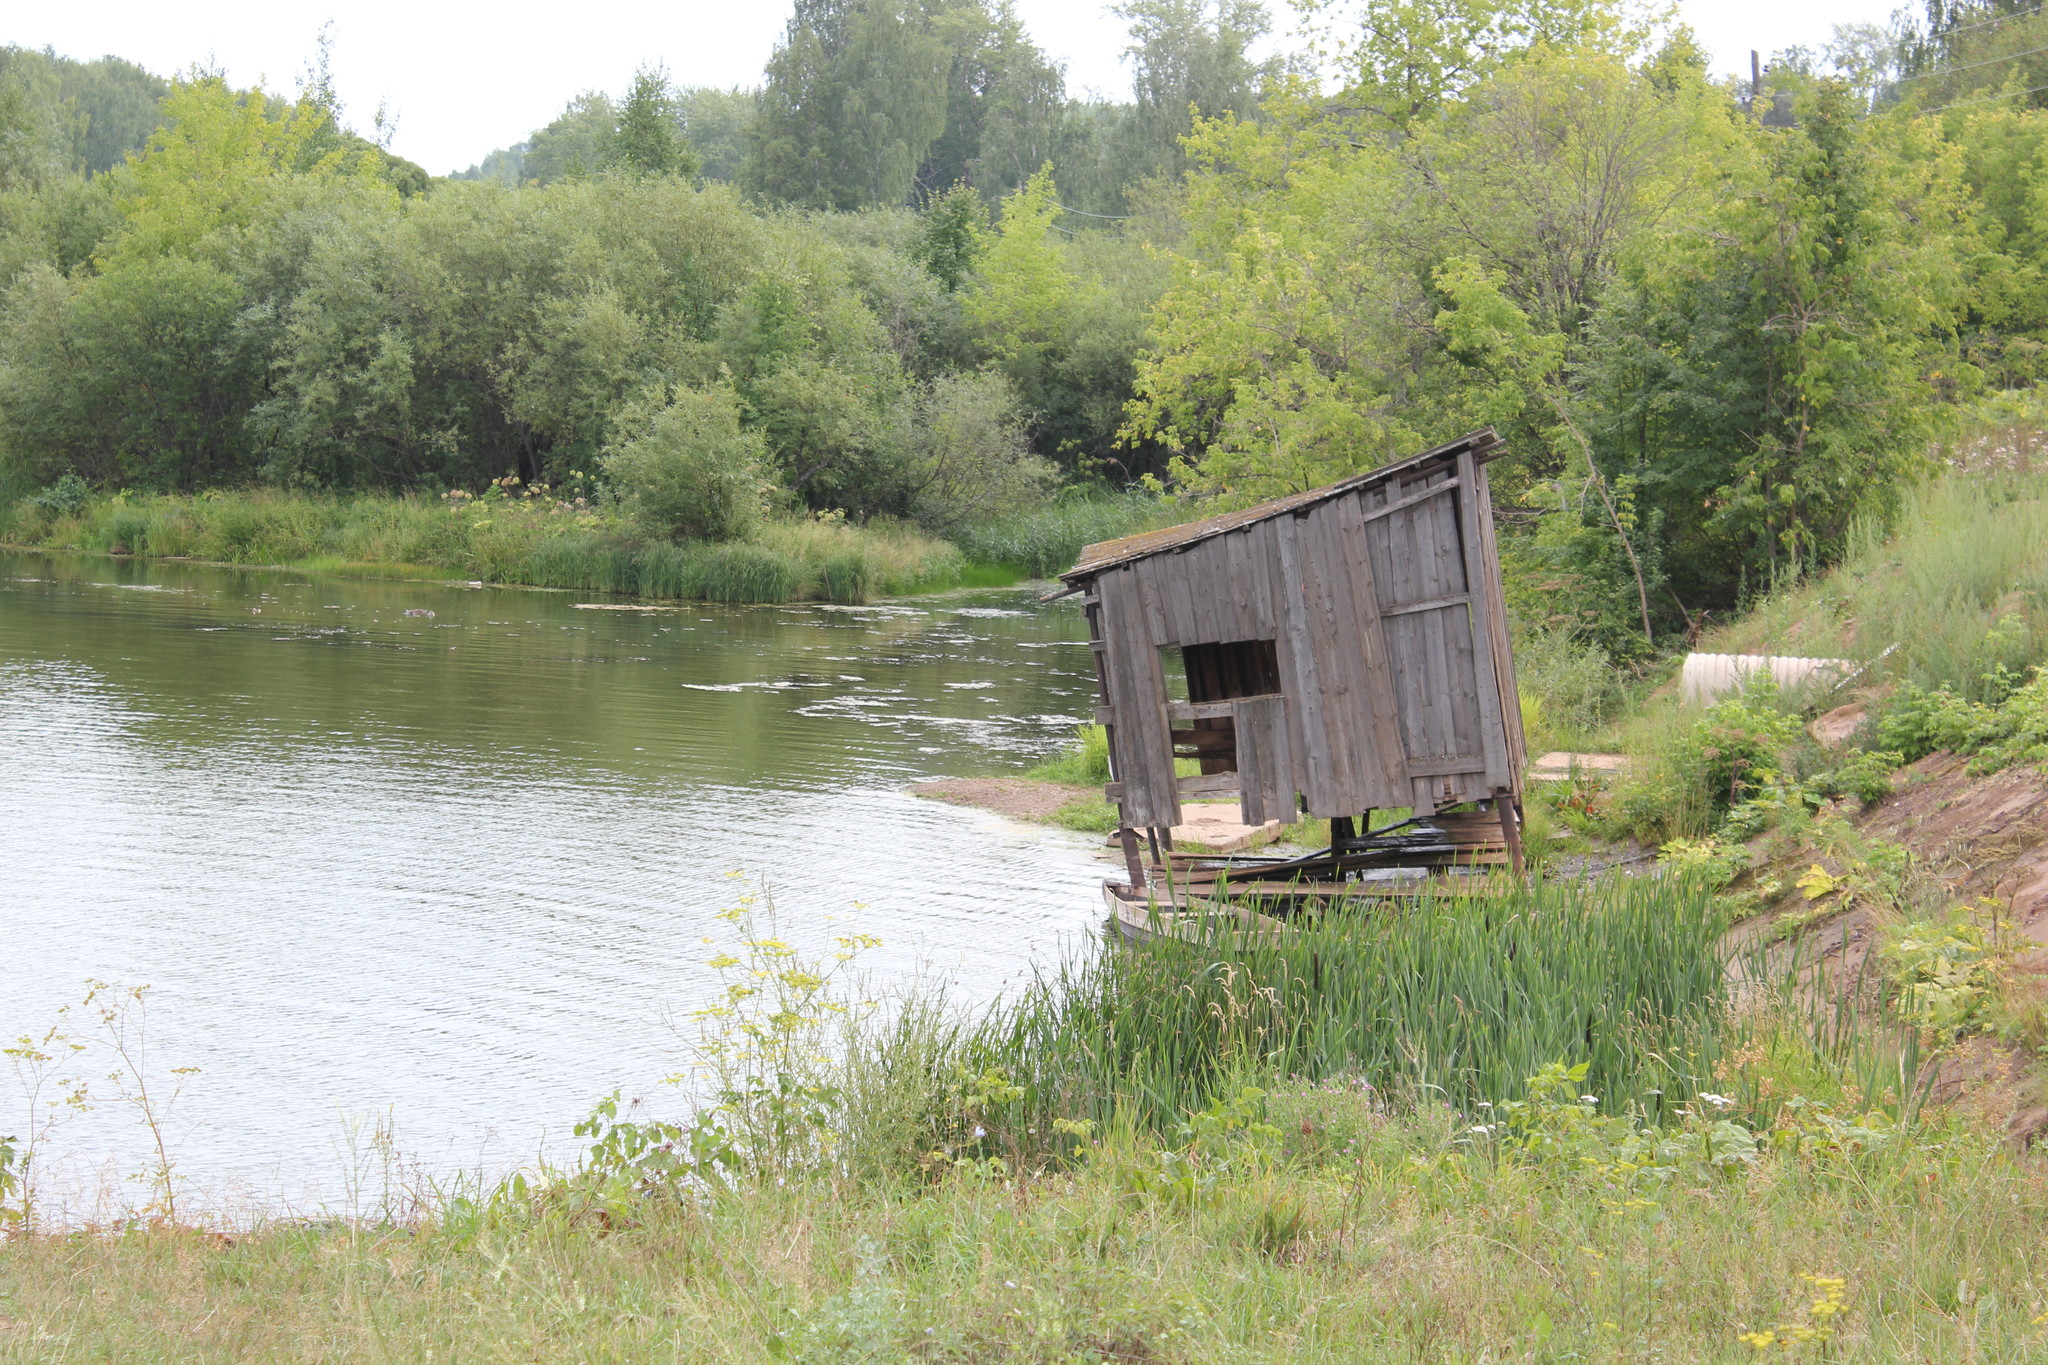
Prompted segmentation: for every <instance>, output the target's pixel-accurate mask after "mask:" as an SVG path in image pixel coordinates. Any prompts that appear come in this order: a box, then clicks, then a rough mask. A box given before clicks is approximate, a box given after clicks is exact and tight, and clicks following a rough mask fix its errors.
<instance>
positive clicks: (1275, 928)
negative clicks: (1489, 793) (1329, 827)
mask: <svg viewBox="0 0 2048 1365" xmlns="http://www.w3.org/2000/svg"><path fill="white" fill-rule="evenodd" d="M1498 829H1499V826H1498V825H1497V824H1496V823H1495V820H1494V817H1493V816H1492V814H1491V813H1489V812H1472V813H1463V814H1448V815H1439V816H1432V817H1417V818H1415V819H1411V820H1406V821H1403V822H1402V823H1401V824H1399V825H1396V826H1391V827H1389V828H1387V829H1384V830H1379V831H1375V832H1374V833H1373V834H1371V835H1368V836H1366V837H1365V838H1362V839H1350V840H1346V841H1344V842H1342V843H1341V844H1337V845H1333V846H1332V847H1330V848H1326V849H1321V850H1318V851H1316V852H1313V853H1309V854H1305V855H1298V856H1293V857H1288V856H1281V855H1270V854H1269V855H1259V854H1224V855H1211V854H1200V853H1182V852H1172V851H1168V852H1166V853H1165V854H1164V856H1163V858H1162V860H1161V861H1159V862H1155V863H1152V864H1150V865H1149V867H1148V868H1147V877H1146V885H1145V887H1144V888H1143V889H1142V890H1134V889H1133V888H1132V886H1131V884H1130V883H1129V882H1127V881H1114V880H1111V881H1105V882H1104V883H1103V884H1102V899H1103V905H1104V907H1105V908H1106V909H1107V910H1108V911H1109V927H1111V928H1113V929H1114V930H1115V931H1116V933H1117V934H1118V935H1119V936H1120V937H1121V938H1122V939H1123V940H1124V941H1125V942H1127V943H1148V942H1151V941H1153V940H1155V939H1159V938H1178V939H1182V940H1186V941H1190V942H1193V941H1201V940H1203V939H1205V938H1207V937H1210V936H1213V935H1214V933H1215V932H1216V931H1217V928H1218V927H1219V926H1218V925H1216V924H1215V923H1213V921H1214V920H1215V919H1216V918H1217V917H1219V916H1221V917H1223V918H1225V919H1227V920H1228V921H1229V924H1228V925H1227V926H1224V927H1227V928H1229V929H1231V930H1233V931H1243V932H1248V933H1253V934H1259V935H1267V936H1272V937H1279V936H1282V935H1285V934H1287V933H1291V932H1293V929H1294V927H1295V926H1296V925H1297V924H1299V923H1300V922H1302V921H1303V920H1304V919H1307V918H1312V917H1315V916H1319V915H1321V914H1323V913H1325V912H1327V911H1329V910H1330V909H1333V908H1335V907H1336V906H1339V905H1344V906H1349V907H1352V908H1356V909H1364V908H1371V907H1375V906H1387V905H1391V904H1395V903H1400V902H1406V901H1412V900H1415V899H1417V898H1419V897H1422V896H1428V895H1447V894H1448V895H1459V894H1466V895H1469V894H1476V893H1482V892H1488V891H1492V890H1495V889H1497V888H1496V882H1497V881H1498V879H1499V876H1500V874H1502V873H1504V872H1505V871H1506V867H1507V863H1508V858H1507V853H1506V850H1505V848H1504V847H1503V846H1502V843H1501V841H1500V839H1499V837H1498Z"/></svg>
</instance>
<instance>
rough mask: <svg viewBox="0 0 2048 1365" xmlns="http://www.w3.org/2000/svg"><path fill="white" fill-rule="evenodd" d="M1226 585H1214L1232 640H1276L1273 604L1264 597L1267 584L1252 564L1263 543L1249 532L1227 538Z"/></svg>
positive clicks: (1222, 583)
mask: <svg viewBox="0 0 2048 1365" xmlns="http://www.w3.org/2000/svg"><path fill="white" fill-rule="evenodd" d="M1218 543H1219V544H1220V545H1221V546H1222V548H1223V573H1224V575H1225V577H1224V579H1223V581H1222V582H1219V583H1217V584H1215V585H1214V587H1215V594H1216V600H1217V602H1218V604H1219V607H1220V610H1219V613H1218V614H1219V616H1222V617H1225V618H1227V619H1228V621H1229V625H1230V636H1229V638H1230V639H1233V640H1270V639H1272V638H1273V604H1272V603H1271V602H1268V601H1264V600H1262V599H1261V597H1260V593H1261V590H1262V587H1263V584H1264V582H1265V580H1264V579H1263V578H1262V577H1261V576H1260V574H1259V573H1258V570H1257V569H1256V568H1254V566H1253V564H1252V558H1253V556H1254V554H1256V553H1257V552H1258V551H1259V549H1260V547H1261V545H1262V543H1263V542H1262V539H1261V538H1260V537H1257V536H1254V535H1252V534H1250V533H1248V532H1246V533H1240V534H1238V535H1234V536H1224V537H1223V538H1222V539H1221V540H1220V541H1219V542H1218Z"/></svg>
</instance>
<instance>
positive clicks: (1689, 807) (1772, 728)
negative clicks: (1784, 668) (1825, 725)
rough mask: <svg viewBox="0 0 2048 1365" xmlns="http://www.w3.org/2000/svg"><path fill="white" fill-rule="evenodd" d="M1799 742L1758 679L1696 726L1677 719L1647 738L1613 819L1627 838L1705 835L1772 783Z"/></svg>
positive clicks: (1795, 721) (1792, 720)
mask: <svg viewBox="0 0 2048 1365" xmlns="http://www.w3.org/2000/svg"><path fill="white" fill-rule="evenodd" d="M1803 735H1804V729H1803V727H1802V726H1801V725H1800V722H1799V717H1798V716H1796V715H1790V714H1787V713H1786V712H1784V711H1782V710H1780V709H1779V705H1778V690H1777V688H1776V686H1775V685H1774V684H1772V682H1771V680H1770V678H1769V676H1768V675H1759V676H1757V677H1756V678H1754V679H1753V680H1752V681H1751V682H1750V683H1749V685H1748V686H1747V687H1745V688H1744V689H1743V691H1741V692H1740V693H1737V694H1736V695H1734V696H1730V697H1726V698H1723V699H1722V700H1720V701H1718V702H1716V703H1714V704H1713V705H1712V706H1710V707H1708V708H1707V709H1706V711H1705V713H1704V714H1701V715H1699V716H1698V717H1697V718H1696V719H1692V720H1686V719H1684V718H1683V716H1682V713H1681V716H1680V717H1679V718H1676V719H1675V720H1674V721H1673V722H1671V723H1670V724H1669V725H1668V727H1667V729H1666V730H1665V731H1664V732H1663V733H1661V734H1659V735H1656V736H1654V737H1653V740H1652V745H1651V751H1650V752H1648V753H1645V754H1642V755H1640V756H1639V761H1638V762H1637V763H1636V764H1634V765H1632V767H1631V769H1630V774H1629V777H1628V779H1627V780H1626V781H1625V782H1624V783H1623V784H1622V786H1621V787H1620V789H1619V790H1618V791H1617V792H1616V793H1615V802H1614V806H1615V818H1616V819H1617V821H1618V822H1619V823H1620V824H1621V826H1622V827H1623V828H1624V829H1625V830H1627V831H1628V832H1630V833H1634V834H1636V835H1638V836H1642V837H1654V838H1659V839H1669V838H1673V837H1682V836H1685V835H1691V834H1700V833H1704V832H1705V831H1706V830H1708V829H1711V828H1713V827H1714V826H1715V825H1716V824H1718V823H1719V821H1720V819H1721V818H1722V817H1725V816H1726V815H1728V813H1729V812H1730V811H1731V810H1733V809H1734V808H1736V807H1738V806H1740V805H1742V804H1743V803H1744V802H1745V801H1748V800H1750V799H1751V798H1753V797H1756V796H1758V795H1759V794H1761V793H1764V792H1766V791H1768V790H1771V789H1772V788H1773V787H1775V786H1776V785H1777V784H1778V780H1779V777H1780V771H1781V769H1782V767H1783V765H1784V760H1785V756H1786V754H1787V751H1788V750H1789V749H1790V748H1791V747H1792V746H1793V745H1794V744H1795V743H1797V742H1798V741H1799V740H1800V739H1801V738H1802V736H1803Z"/></svg>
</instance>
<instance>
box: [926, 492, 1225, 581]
mask: <svg viewBox="0 0 2048 1365" xmlns="http://www.w3.org/2000/svg"><path fill="white" fill-rule="evenodd" d="M1187 515H1188V512H1187V509H1186V508H1184V507H1181V506H1180V505H1179V504H1177V503H1174V502H1172V501H1170V500H1167V499H1164V498H1156V497H1153V496H1151V495H1149V494H1144V493H1117V494H1095V495H1092V496H1070V497H1065V498H1060V499H1058V500H1056V501H1053V502H1049V503H1046V504H1044V505H1043V506H1040V507H1037V508H1032V509H1029V510H1026V511H1023V512H1020V513H1018V514H1016V515H1013V516H1006V517H1004V518H1003V519H1002V520H1001V521H990V522H984V523H982V524H981V525H978V526H971V527H968V528H967V529H966V530H964V531H962V532H960V533H959V534H958V536H957V537H956V540H957V542H958V544H959V546H960V548H961V550H962V551H964V552H965V553H966V555H967V557H968V558H969V559H971V560H973V561H974V562H976V563H978V564H1010V565H1015V566H1016V567H1017V568H1018V569H1020V570H1022V571H1023V572H1025V573H1027V574H1029V575H1030V576H1032V577H1033V578H1046V577H1050V576H1051V575H1053V574H1056V573H1059V572H1060V571H1061V570H1063V569H1066V568H1068V567H1069V566H1071V565H1072V564H1073V563H1074V561H1075V559H1077V558H1078V557H1079V556H1080V553H1081V547H1082V546H1084V545H1092V544H1095V543H1096V542H1097V541H1103V540H1116V539H1119V538H1120V537H1123V536H1128V535H1135V534H1137V533H1138V532H1140V531H1150V530H1154V529H1156V528H1158V527H1161V526H1170V525H1172V524H1173V523H1174V522H1176V521H1182V520H1185V519H1186V517H1187Z"/></svg>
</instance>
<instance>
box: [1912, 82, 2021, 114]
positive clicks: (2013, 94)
mask: <svg viewBox="0 0 2048 1365" xmlns="http://www.w3.org/2000/svg"><path fill="white" fill-rule="evenodd" d="M2043 90H2048V85H2036V86H2030V87H2029V88H2027V89H2025V90H2001V91H1999V92H1998V93H1997V94H1995V95H1980V96H1979V97H1978V98H1976V99H1973V100H1957V101H1956V102H1955V103H1954V104H1944V105H1940V106H1938V107H1936V108H1933V109H1922V110H1921V111H1920V114H1921V117H1923V118H1924V117H1926V116H1927V115H1929V114H1943V113H1947V112H1948V111H1949V110H1951V109H1965V108H1968V107H1969V106H1970V105H1973V104H1990V103H1991V102H1992V101H1994V100H2013V99H2018V98H2019V97H2020V96H2021V95H2038V94H2040V93H2041V92H2042V91H2043Z"/></svg>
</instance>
